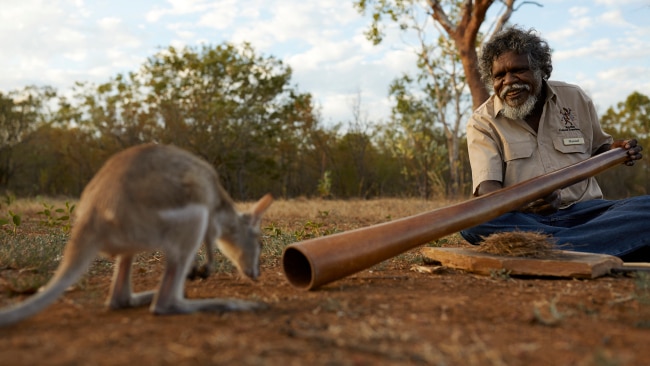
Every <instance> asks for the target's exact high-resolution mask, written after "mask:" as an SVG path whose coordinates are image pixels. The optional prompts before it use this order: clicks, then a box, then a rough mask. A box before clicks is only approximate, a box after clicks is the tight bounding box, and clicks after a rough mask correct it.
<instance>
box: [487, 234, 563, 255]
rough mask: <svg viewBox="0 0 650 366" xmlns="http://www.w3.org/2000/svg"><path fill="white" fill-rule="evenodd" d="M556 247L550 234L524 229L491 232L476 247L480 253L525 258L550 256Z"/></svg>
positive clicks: (555, 253)
mask: <svg viewBox="0 0 650 366" xmlns="http://www.w3.org/2000/svg"><path fill="white" fill-rule="evenodd" d="M556 249H557V248H556V244H555V242H554V241H553V239H552V237H551V236H550V235H547V234H542V233H536V232H524V231H512V232H504V233H495V234H492V235H490V236H488V237H487V238H485V240H483V242H481V245H479V246H478V247H477V248H476V250H477V251H478V252H481V253H488V254H495V255H503V256H507V257H527V258H552V257H554V256H555V255H557V250H556Z"/></svg>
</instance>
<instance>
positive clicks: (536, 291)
mask: <svg viewBox="0 0 650 366" xmlns="http://www.w3.org/2000/svg"><path fill="white" fill-rule="evenodd" d="M384 205H385V203H384ZM424 208H425V207H424V206H416V207H413V209H414V210H416V211H418V210H419V211H422V210H423V209H424ZM318 210H319V211H318V213H313V214H312V213H311V211H310V209H306V208H305V209H303V210H299V211H301V212H302V213H303V214H306V216H305V217H304V218H303V219H301V220H302V221H300V222H303V223H304V221H305V220H307V219H311V220H316V218H317V216H318V215H320V216H318V217H321V218H322V217H323V216H324V215H323V211H321V210H322V209H321V208H319V209H318ZM328 212H329V214H328V218H326V219H323V220H322V221H326V222H325V224H326V225H331V222H332V221H336V222H337V227H338V228H339V229H340V228H346V229H347V228H351V227H356V226H364V225H368V224H369V223H373V222H378V221H381V219H378V218H376V217H375V218H370V219H369V218H356V219H353V218H352V216H354V215H353V214H346V213H339V214H337V215H335V213H336V212H334V211H328ZM286 215H288V216H286V217H284V216H282V214H281V213H279V211H278V213H276V214H275V215H273V214H270V218H269V219H268V220H269V222H270V223H272V224H273V226H275V227H282V228H283V229H284V230H287V228H288V227H289V226H291V225H295V223H294V224H292V222H293V221H292V220H298V219H297V218H296V217H295V216H291V215H293V214H292V213H286ZM376 215H377V216H378V217H383V218H385V217H386V215H385V213H382V212H379V213H376ZM357 216H358V215H357ZM393 217H398V216H393ZM267 224H268V222H267ZM161 271H162V263H160V262H157V263H153V264H150V265H148V266H146V267H142V268H140V270H138V271H135V272H136V276H135V278H134V282H135V287H136V290H143V289H148V288H153V287H155V286H156V283H157V279H158V275H159V274H160V273H161ZM427 271H430V272H431V273H426V272H427ZM281 272H282V269H281V267H280V266H279V265H278V260H277V258H275V259H271V260H269V258H267V259H266V260H265V261H264V263H263V266H262V278H261V279H260V281H258V282H256V283H252V282H249V281H245V280H243V279H239V278H238V277H237V276H236V275H234V274H231V273H223V272H221V273H217V274H215V275H213V276H211V277H210V278H208V279H205V280H198V281H193V282H190V281H188V283H187V288H186V293H187V296H188V297H189V298H206V297H233V298H241V299H252V300H258V301H264V302H266V303H267V304H268V305H269V308H268V309H266V310H261V311H258V312H254V313H223V314H219V313H200V314H191V315H179V316H154V315H152V314H150V313H149V311H148V309H146V308H138V309H131V310H121V311H109V310H107V309H106V308H105V306H104V298H105V296H106V294H107V292H108V286H109V283H110V276H111V274H110V268H107V267H106V266H105V265H103V266H100V265H95V266H93V268H92V269H91V272H90V274H89V275H87V276H86V278H85V280H84V281H82V285H80V286H77V287H75V288H73V289H71V290H70V291H68V292H67V293H66V294H65V296H63V297H62V298H61V299H59V300H58V301H57V302H56V303H55V304H54V305H52V306H51V307H49V308H47V309H46V310H44V311H43V312H41V313H40V314H38V315H36V316H34V317H32V318H29V319H27V320H25V321H23V322H21V323H19V324H16V325H13V326H10V327H7V328H4V329H0V365H126V364H133V365H226V364H227V365H283V366H289V365H411V364H413V365H648V364H650V294H649V293H648V289H647V288H648V283H649V282H650V277H645V278H641V279H640V278H637V277H634V276H623V275H612V276H606V277H602V278H598V279H594V280H575V279H548V278H543V279H539V278H528V279H522V278H511V277H510V276H507V275H494V276H479V275H473V274H469V273H465V272H463V271H459V270H451V269H447V268H442V267H436V266H434V265H428V264H425V263H423V262H422V260H421V259H418V254H417V249H415V250H412V251H410V252H409V253H408V254H407V255H405V256H401V257H397V258H395V259H392V260H388V261H386V262H384V263H382V264H380V265H378V266H375V267H373V268H371V269H369V270H365V271H362V272H360V273H358V274H356V275H353V276H350V277H347V278H345V279H342V280H340V281H336V282H334V283H332V284H329V285H327V286H325V287H323V288H321V289H319V290H317V291H309V292H307V291H304V290H300V289H295V288H293V287H292V286H291V285H289V284H288V282H287V281H286V280H285V278H284V276H283V275H282V273H281ZM0 275H2V273H0ZM16 301H19V298H16V297H9V295H8V294H7V292H6V291H4V290H3V289H1V288H0V306H6V305H7V304H9V303H13V302H16Z"/></svg>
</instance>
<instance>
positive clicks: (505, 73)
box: [492, 52, 541, 108]
mask: <svg viewBox="0 0 650 366" xmlns="http://www.w3.org/2000/svg"><path fill="white" fill-rule="evenodd" d="M492 77H493V78H494V80H493V87H494V92H495V93H496V94H497V95H498V96H499V98H501V100H503V102H504V103H505V104H507V105H508V106H510V107H512V108H516V107H519V106H522V105H523V104H524V103H525V102H526V101H527V100H528V99H529V98H530V97H537V96H538V95H539V92H540V90H541V80H539V79H540V77H539V75H536V73H535V72H534V71H533V70H531V69H530V66H529V63H528V56H527V55H525V54H517V53H514V52H506V53H504V54H502V55H501V56H499V57H498V58H497V59H496V60H494V62H493V63H492Z"/></svg>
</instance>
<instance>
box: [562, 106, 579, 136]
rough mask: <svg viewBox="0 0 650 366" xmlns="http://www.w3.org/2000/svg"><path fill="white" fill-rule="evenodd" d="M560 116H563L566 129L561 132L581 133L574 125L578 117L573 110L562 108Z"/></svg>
mask: <svg viewBox="0 0 650 366" xmlns="http://www.w3.org/2000/svg"><path fill="white" fill-rule="evenodd" d="M560 116H562V122H564V128H560V131H562V132H566V131H580V129H579V128H578V127H576V126H575V125H574V124H573V122H575V120H576V115H575V113H573V111H572V110H571V108H565V107H562V110H561V111H560Z"/></svg>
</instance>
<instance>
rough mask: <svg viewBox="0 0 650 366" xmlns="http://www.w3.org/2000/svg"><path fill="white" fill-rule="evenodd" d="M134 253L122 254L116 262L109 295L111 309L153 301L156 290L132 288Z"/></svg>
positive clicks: (147, 303) (142, 304)
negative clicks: (139, 290)
mask: <svg viewBox="0 0 650 366" xmlns="http://www.w3.org/2000/svg"><path fill="white" fill-rule="evenodd" d="M132 265H133V255H120V256H118V257H117V261H116V263H115V270H114V273H113V284H112V285H111V293H110V294H109V296H108V306H109V307H110V308H111V309H122V308H130V307H137V306H144V305H149V304H151V302H152V301H153V297H154V295H155V291H146V292H140V293H137V294H136V293H133V290H132V289H131V267H132Z"/></svg>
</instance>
